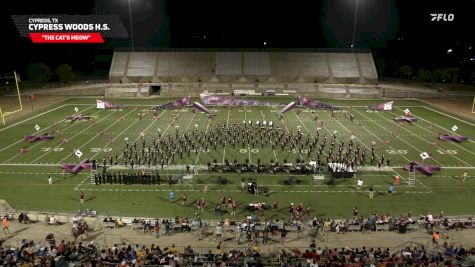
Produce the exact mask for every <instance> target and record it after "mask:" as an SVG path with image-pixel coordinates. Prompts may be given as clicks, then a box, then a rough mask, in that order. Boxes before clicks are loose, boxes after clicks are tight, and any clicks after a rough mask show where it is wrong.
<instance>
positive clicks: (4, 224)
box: [2, 215, 10, 235]
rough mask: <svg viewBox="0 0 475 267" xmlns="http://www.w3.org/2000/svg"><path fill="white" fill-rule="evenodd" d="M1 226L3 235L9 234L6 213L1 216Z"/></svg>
mask: <svg viewBox="0 0 475 267" xmlns="http://www.w3.org/2000/svg"><path fill="white" fill-rule="evenodd" d="M2 227H3V233H4V234H5V235H7V234H10V229H9V227H10V221H9V220H8V215H5V216H3V219H2Z"/></svg>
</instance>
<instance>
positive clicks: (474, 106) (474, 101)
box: [472, 96, 475, 113]
mask: <svg viewBox="0 0 475 267" xmlns="http://www.w3.org/2000/svg"><path fill="white" fill-rule="evenodd" d="M472 113H475V96H474V97H473V104H472Z"/></svg>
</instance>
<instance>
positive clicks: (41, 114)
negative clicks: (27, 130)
mask: <svg viewBox="0 0 475 267" xmlns="http://www.w3.org/2000/svg"><path fill="white" fill-rule="evenodd" d="M88 105H89V104H88ZM64 106H65V105H61V106H59V107H56V108H54V109H50V110H48V111H45V112H43V113H40V114H38V115H36V116H33V117H31V118H28V119H25V120H22V121H19V122H17V123H15V124H12V125H9V126H7V127H5V128H3V129H1V130H0V132H3V131H5V130H6V129H9V128H11V127H13V126H17V125H18V124H20V123H23V122H25V121H29V120H31V119H34V118H37V117H39V116H43V115H44V114H46V113H49V112H51V111H54V110H57V109H59V108H62V107H64Z"/></svg>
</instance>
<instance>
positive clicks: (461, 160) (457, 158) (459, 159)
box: [376, 112, 471, 166]
mask: <svg viewBox="0 0 475 267" xmlns="http://www.w3.org/2000/svg"><path fill="white" fill-rule="evenodd" d="M376 114H377V115H378V116H380V117H381V118H384V119H386V120H387V121H389V122H390V123H394V122H393V121H392V120H390V119H388V118H386V117H384V116H383V115H381V114H379V113H376ZM391 114H394V113H392V112H391ZM394 115H396V116H397V114H394ZM400 128H402V129H404V130H405V131H407V132H409V133H411V134H412V132H411V131H409V130H408V129H406V127H400ZM396 136H397V135H396ZM413 136H415V137H417V138H419V139H421V140H422V141H424V142H425V143H427V144H429V145H432V143H431V142H429V141H427V140H426V139H424V138H422V137H420V136H419V135H413ZM438 149H440V150H442V151H444V152H445V153H447V151H446V150H444V149H443V148H441V147H438ZM447 155H450V156H452V157H453V158H455V159H456V160H458V161H460V162H463V163H464V164H466V165H467V166H471V165H470V164H469V163H467V162H465V161H464V160H463V159H461V158H459V157H457V156H455V155H452V154H448V153H447ZM434 161H436V160H434ZM436 162H437V161H436ZM439 164H440V163H439ZM440 165H441V164H440Z"/></svg>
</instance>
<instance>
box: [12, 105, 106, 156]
mask: <svg viewBox="0 0 475 267" xmlns="http://www.w3.org/2000/svg"><path fill="white" fill-rule="evenodd" d="M98 112H100V111H96V112H94V113H92V115H94V114H96V113H98ZM63 121H64V120H63ZM75 125H76V124H75V123H72V124H70V125H69V126H68V127H66V128H64V130H67V129H69V128H71V127H73V126H75ZM42 144H44V143H43V142H41V141H40V142H36V143H35V144H33V145H32V146H30V147H28V149H29V150H31V149H33V148H35V147H37V146H39V145H42ZM60 146H61V144H59V145H57V146H55V147H54V148H58V147H60ZM54 148H53V149H51V150H50V151H48V152H46V154H48V153H49V152H51V151H53V150H54ZM20 155H21V154H20V153H18V154H15V155H14V156H13V157H11V158H9V159H7V160H5V161H4V162H3V163H7V162H9V161H11V160H12V159H14V158H16V157H18V156H20ZM33 162H34V161H33Z"/></svg>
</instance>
